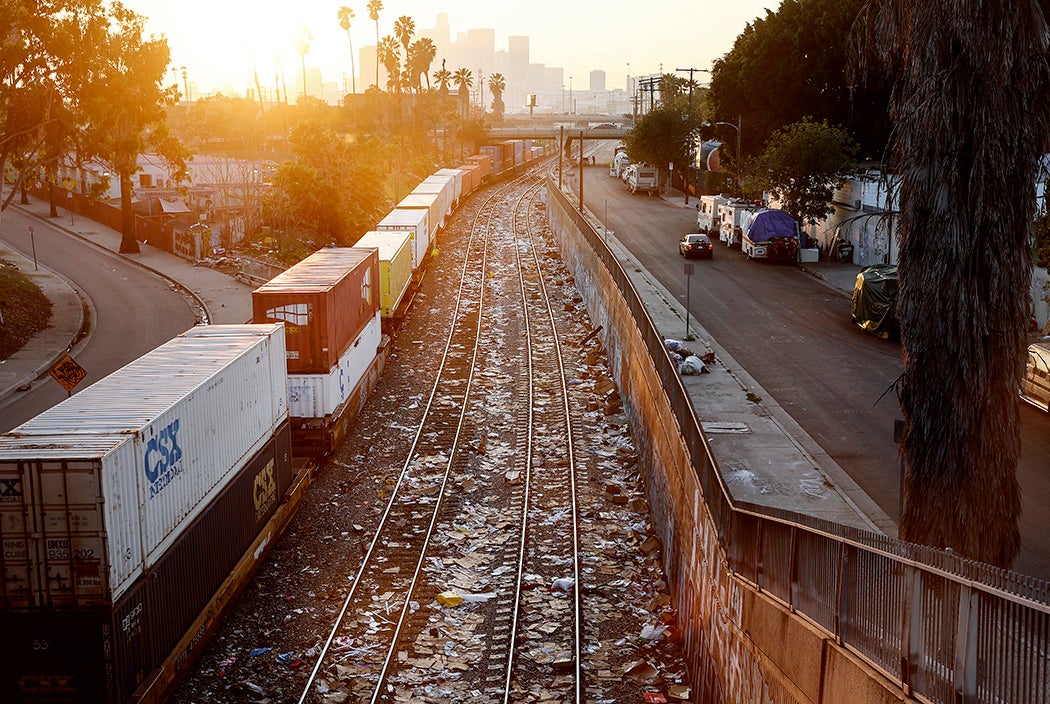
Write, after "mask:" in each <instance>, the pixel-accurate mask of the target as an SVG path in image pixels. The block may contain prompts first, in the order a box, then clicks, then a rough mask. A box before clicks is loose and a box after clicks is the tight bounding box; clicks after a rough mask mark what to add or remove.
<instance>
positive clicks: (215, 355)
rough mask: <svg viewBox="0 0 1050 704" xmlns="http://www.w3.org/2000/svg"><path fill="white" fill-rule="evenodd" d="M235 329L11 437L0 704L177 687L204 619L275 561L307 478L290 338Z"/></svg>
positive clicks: (149, 357)
mask: <svg viewBox="0 0 1050 704" xmlns="http://www.w3.org/2000/svg"><path fill="white" fill-rule="evenodd" d="M217 327H222V326H217ZM238 327H248V328H251V331H250V332H249V333H247V334H237V333H232V332H231V333H228V334H226V335H224V336H221V337H219V336H216V337H195V336H193V335H192V334H190V333H186V334H184V335H182V336H179V337H176V338H175V339H173V340H171V341H169V342H168V343H166V344H164V345H161V346H160V347H158V348H157V349H155V350H153V351H152V352H149V353H147V354H146V355H144V356H143V357H140V358H139V359H137V360H135V361H134V362H131V363H130V364H128V365H127V366H125V367H123V368H121V369H119V370H117V371H116V372H114V373H112V374H110V375H109V376H107V377H106V378H104V379H102V380H101V381H99V382H97V383H95V384H93V385H92V386H90V387H88V388H86V389H84V390H83V391H81V392H79V393H78V394H76V395H74V396H72V397H70V398H68V399H66V400H64V401H62V402H61V403H59V404H57V405H56V406H54V407H52V408H51V409H49V410H47V411H44V412H43V413H41V414H40V415H38V416H36V417H35V418H33V419H31V420H29V421H26V422H25V423H23V424H22V425H20V426H18V427H17V428H15V429H13V430H11V431H9V432H7V433H4V434H3V435H0V486H2V487H3V490H2V491H0V538H2V541H3V549H4V556H3V560H2V561H0V566H2V569H3V587H2V591H0V603H2V609H3V614H2V616H0V618H2V619H3V621H2V622H3V624H4V636H3V638H0V658H2V662H3V666H2V667H0V701H3V702H12V703H14V702H85V703H91V704H94V703H96V702H114V703H117V704H120V703H122V702H126V701H129V700H131V699H132V698H133V697H136V698H137V697H138V696H142V695H143V691H144V690H147V689H148V690H150V691H153V692H155V691H156V689H157V688H159V687H163V686H164V685H165V684H168V685H170V683H171V681H172V676H173V675H172V673H173V671H174V670H176V669H177V667H176V666H175V665H174V664H173V663H175V662H176V661H177V660H179V658H180V657H181V659H182V660H183V661H186V660H192V657H193V655H194V654H195V652H196V651H194V648H199V647H200V646H201V641H202V640H203V639H202V638H197V639H195V638H194V636H195V635H198V634H199V633H200V631H201V630H202V626H201V625H200V622H199V620H198V619H199V617H200V614H201V612H202V610H204V609H205V607H206V606H207V605H208V604H209V603H210V602H211V601H212V600H213V598H214V597H215V594H216V592H217V591H220V590H221V588H222V587H223V585H224V584H226V583H227V580H228V578H229V575H230V573H231V570H233V569H234V568H235V567H236V566H237V565H238V564H243V561H244V560H246V559H251V557H252V556H253V555H255V554H256V553H259V554H262V553H264V551H263V550H259V548H258V546H257V545H256V541H257V539H258V536H259V535H260V534H261V532H265V530H266V529H267V524H268V522H269V521H270V520H271V518H272V517H273V516H274V514H275V511H277V510H278V506H279V502H280V501H281V499H282V497H283V496H284V495H285V492H286V491H287V490H288V488H289V486H290V485H291V483H292V481H293V478H294V477H293V469H292V467H293V465H292V461H291V448H290V438H289V427H288V403H287V399H286V391H285V385H286V373H285V362H284V357H285V346H284V331H283V330H282V329H281V326H280V325H269V326H238ZM256 557H257V555H256ZM137 690H138V692H139V693H138V694H137V695H136V691H137Z"/></svg>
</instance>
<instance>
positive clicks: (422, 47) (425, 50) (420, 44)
mask: <svg viewBox="0 0 1050 704" xmlns="http://www.w3.org/2000/svg"><path fill="white" fill-rule="evenodd" d="M412 46H413V47H415V49H416V51H415V55H416V64H415V66H414V69H415V71H416V74H415V75H416V76H417V77H418V76H419V75H420V74H422V75H423V77H424V78H426V79H427V90H428V91H429V90H430V65H431V64H433V63H434V58H435V57H436V56H437V47H436V46H434V40H433V39H431V38H430V37H423V38H422V39H420V40H419V41H417V42H415V43H414V44H412Z"/></svg>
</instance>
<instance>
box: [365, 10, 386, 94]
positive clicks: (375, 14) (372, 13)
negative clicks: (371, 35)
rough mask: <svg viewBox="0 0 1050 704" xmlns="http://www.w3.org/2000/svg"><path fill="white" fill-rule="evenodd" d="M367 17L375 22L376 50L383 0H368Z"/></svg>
mask: <svg viewBox="0 0 1050 704" xmlns="http://www.w3.org/2000/svg"><path fill="white" fill-rule="evenodd" d="M367 7H368V19H370V20H372V21H373V22H375V23H376V51H379V13H380V11H381V10H382V9H383V0H368V6H367ZM375 86H376V88H378V87H379V62H378V61H376V83H375Z"/></svg>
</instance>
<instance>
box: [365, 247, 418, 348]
mask: <svg viewBox="0 0 1050 704" xmlns="http://www.w3.org/2000/svg"><path fill="white" fill-rule="evenodd" d="M354 248H355V249H357V248H375V249H376V251H377V254H378V256H379V314H380V316H381V318H382V321H383V329H384V331H386V332H387V333H391V332H393V328H394V327H396V326H397V325H398V324H399V322H400V320H401V319H402V318H404V316H405V312H406V309H407V308H408V305H409V303H410V301H411V295H410V291H411V290H412V236H411V234H410V233H409V232H407V231H405V230H371V231H369V232H366V233H365V234H364V235H362V236H361V239H359V240H358V241H357V242H356V243H355V244H354Z"/></svg>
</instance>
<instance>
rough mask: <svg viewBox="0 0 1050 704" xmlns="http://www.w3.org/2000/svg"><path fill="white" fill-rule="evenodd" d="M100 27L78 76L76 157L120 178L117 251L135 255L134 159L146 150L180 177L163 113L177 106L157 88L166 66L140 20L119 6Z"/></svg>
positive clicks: (170, 91)
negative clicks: (94, 55) (93, 57)
mask: <svg viewBox="0 0 1050 704" xmlns="http://www.w3.org/2000/svg"><path fill="white" fill-rule="evenodd" d="M109 12H110V17H109V21H108V22H107V23H105V24H98V25H92V26H91V28H90V33H89V35H88V36H86V37H85V40H86V41H89V42H92V43H93V45H94V46H95V47H96V51H98V52H99V61H98V63H97V64H96V65H95V66H93V67H87V68H86V70H85V71H84V75H83V78H84V83H83V85H82V86H81V88H80V90H79V91H78V95H79V103H78V104H77V105H76V112H77V115H78V119H80V120H81V121H82V122H81V123H80V124H79V125H78V126H77V129H78V131H79V132H80V134H81V135H82V141H81V148H82V150H83V151H82V156H83V157H86V158H90V157H91V156H94V157H96V158H98V159H100V160H102V161H104V162H106V163H108V164H109V165H110V166H111V167H112V168H113V170H114V172H116V174H117V176H118V177H119V179H120V202H121V213H122V225H121V235H122V237H121V241H120V251H121V252H122V253H133V252H138V251H139V246H138V242H137V241H136V240H135V219H134V213H133V212H132V210H131V196H132V192H133V191H134V188H133V186H132V182H131V178H132V176H133V175H134V174H135V173H136V172H137V171H138V156H139V155H140V154H142V153H143V152H144V151H145V150H146V149H150V150H151V151H155V152H157V153H158V154H159V155H161V156H162V157H163V158H165V160H166V161H167V162H168V164H169V167H170V168H171V170H172V172H173V173H174V175H175V179H176V180H181V178H182V177H183V176H184V174H185V158H186V151H185V148H184V147H183V146H182V145H181V143H180V142H178V140H176V139H174V138H172V137H171V135H170V134H169V132H168V127H167V121H166V116H165V112H164V108H165V107H166V106H168V105H172V104H174V103H176V102H177V101H178V89H177V87H175V86H169V87H167V88H164V87H162V82H163V80H164V74H165V73H166V71H167V66H168V58H169V53H168V44H167V40H165V39H163V38H159V39H158V38H150V39H148V40H144V39H143V38H142V31H143V24H144V22H145V18H144V17H142V16H141V15H138V14H136V13H134V12H132V11H130V10H128V9H127V8H125V7H123V6H122V5H120V4H119V3H117V4H113V5H111V6H110V7H109Z"/></svg>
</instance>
